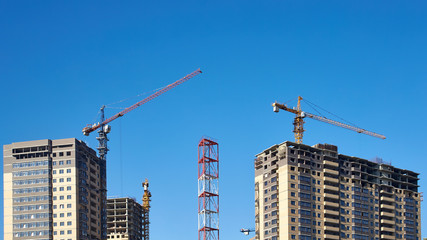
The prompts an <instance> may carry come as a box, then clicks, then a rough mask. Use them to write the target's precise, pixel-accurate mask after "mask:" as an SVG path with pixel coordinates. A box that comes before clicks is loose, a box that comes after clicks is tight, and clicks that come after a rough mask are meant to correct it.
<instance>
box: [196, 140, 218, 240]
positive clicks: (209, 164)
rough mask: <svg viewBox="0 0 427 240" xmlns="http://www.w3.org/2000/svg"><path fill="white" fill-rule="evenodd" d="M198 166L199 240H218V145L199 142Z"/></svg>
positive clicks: (210, 142) (212, 142) (209, 142)
mask: <svg viewBox="0 0 427 240" xmlns="http://www.w3.org/2000/svg"><path fill="white" fill-rule="evenodd" d="M198 165H199V166H198V168H199V172H198V188H199V191H198V195H199V240H219V193H218V177H219V153H218V143H216V142H214V141H212V140H210V139H206V138H203V139H202V140H200V142H199V159H198Z"/></svg>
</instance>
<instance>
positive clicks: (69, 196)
mask: <svg viewBox="0 0 427 240" xmlns="http://www.w3.org/2000/svg"><path fill="white" fill-rule="evenodd" d="M56 199H58V197H57V196H53V200H54V201H55V200H56ZM64 199H65V196H64V195H61V196H59V200H64ZM67 199H71V195H67Z"/></svg>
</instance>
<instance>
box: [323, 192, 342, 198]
mask: <svg viewBox="0 0 427 240" xmlns="http://www.w3.org/2000/svg"><path fill="white" fill-rule="evenodd" d="M323 197H325V198H332V199H339V196H338V195H337V194H330V193H325V194H323Z"/></svg>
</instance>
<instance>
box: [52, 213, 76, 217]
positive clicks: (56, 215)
mask: <svg viewBox="0 0 427 240" xmlns="http://www.w3.org/2000/svg"><path fill="white" fill-rule="evenodd" d="M71 216H72V214H71V213H70V212H69V213H67V217H71ZM57 217H58V214H56V213H55V214H53V218H57ZM59 217H65V213H60V214H59Z"/></svg>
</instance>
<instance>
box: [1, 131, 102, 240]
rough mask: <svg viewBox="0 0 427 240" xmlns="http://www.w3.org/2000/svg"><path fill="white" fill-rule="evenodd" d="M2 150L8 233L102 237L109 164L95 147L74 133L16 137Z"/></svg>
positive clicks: (61, 239) (37, 239)
mask: <svg viewBox="0 0 427 240" xmlns="http://www.w3.org/2000/svg"><path fill="white" fill-rule="evenodd" d="M3 152H4V156H3V163H4V175H3V176H4V239H25V240H30V239H31V240H33V239H34V240H48V239H49V240H50V239H58V240H71V239H72V240H83V239H91V240H92V239H101V218H102V216H101V215H102V214H101V206H102V203H103V199H102V197H101V192H102V191H105V178H103V179H102V176H103V175H102V170H103V169H102V168H103V167H102V166H105V164H101V163H100V160H99V158H98V157H97V156H96V152H95V151H94V150H93V149H91V148H89V147H88V146H87V145H86V144H85V143H84V142H82V141H79V140H77V139H74V138H69V139H60V140H49V139H46V140H38V141H28V142H18V143H12V144H10V145H5V146H3ZM104 203H105V200H104Z"/></svg>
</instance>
